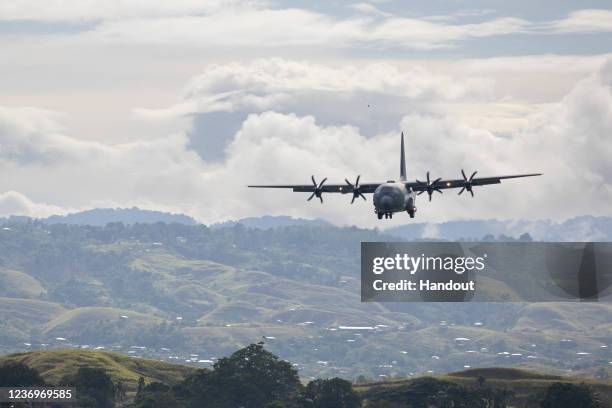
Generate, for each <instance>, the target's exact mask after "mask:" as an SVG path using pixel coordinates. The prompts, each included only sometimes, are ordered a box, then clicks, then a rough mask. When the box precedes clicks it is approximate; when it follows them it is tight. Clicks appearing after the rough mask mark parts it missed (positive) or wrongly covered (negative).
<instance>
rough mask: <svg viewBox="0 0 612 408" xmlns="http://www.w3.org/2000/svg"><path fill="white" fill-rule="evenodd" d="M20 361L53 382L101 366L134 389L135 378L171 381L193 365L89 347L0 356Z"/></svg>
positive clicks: (177, 378) (173, 381)
mask: <svg viewBox="0 0 612 408" xmlns="http://www.w3.org/2000/svg"><path fill="white" fill-rule="evenodd" d="M7 361H20V362H23V363H25V364H27V365H28V366H30V367H33V368H35V369H36V370H38V371H39V372H40V373H41V375H42V376H43V378H44V379H45V381H47V382H49V383H52V384H53V383H57V382H58V381H59V380H60V379H61V378H62V377H63V376H64V375H67V374H72V373H75V372H76V371H77V370H78V369H79V368H80V367H100V368H104V369H105V370H106V371H107V372H108V373H109V374H110V375H111V377H113V380H114V381H117V380H121V381H123V382H124V383H125V384H126V385H127V387H128V390H129V391H134V390H135V389H136V386H137V384H138V378H139V377H144V378H145V381H146V382H147V383H148V382H152V381H161V382H163V383H166V384H174V383H177V382H179V381H181V380H182V379H183V378H184V377H185V376H186V375H188V374H189V373H190V372H192V371H193V370H194V369H193V368H191V367H187V366H182V365H177V364H168V363H164V362H161V361H155V360H146V359H140V358H133V357H128V356H126V355H124V354H119V353H110V352H102V351H91V350H71V349H59V350H38V351H32V352H28V353H17V354H10V355H7V356H3V357H0V364H3V363H5V362H7Z"/></svg>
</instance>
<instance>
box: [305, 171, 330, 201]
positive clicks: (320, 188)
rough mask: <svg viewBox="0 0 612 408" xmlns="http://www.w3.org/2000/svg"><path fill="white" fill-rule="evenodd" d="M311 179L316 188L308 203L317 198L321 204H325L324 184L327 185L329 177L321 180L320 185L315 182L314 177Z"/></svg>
mask: <svg viewBox="0 0 612 408" xmlns="http://www.w3.org/2000/svg"><path fill="white" fill-rule="evenodd" d="M310 178H311V180H312V185H313V186H314V191H313V192H312V194H311V195H310V197H308V200H306V201H310V200H312V199H313V198H314V197H317V198H318V199H319V200H321V204H323V196H322V195H323V184H325V182H326V181H327V177H325V178H324V179H323V180H321V182H320V183H319V184H317V182H316V181H315V178H314V176H310Z"/></svg>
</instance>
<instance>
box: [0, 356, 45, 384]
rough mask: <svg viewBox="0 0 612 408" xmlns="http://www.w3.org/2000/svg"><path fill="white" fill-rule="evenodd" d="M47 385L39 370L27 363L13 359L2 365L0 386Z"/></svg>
mask: <svg viewBox="0 0 612 408" xmlns="http://www.w3.org/2000/svg"><path fill="white" fill-rule="evenodd" d="M37 385H45V381H44V380H43V379H42V377H41V376H40V374H39V373H38V371H36V370H35V369H33V368H30V367H28V366H27V365H26V364H25V363H22V362H16V361H11V362H8V363H5V364H2V365H1V366H0V387H31V386H37Z"/></svg>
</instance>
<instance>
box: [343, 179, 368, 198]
mask: <svg viewBox="0 0 612 408" xmlns="http://www.w3.org/2000/svg"><path fill="white" fill-rule="evenodd" d="M360 178H361V176H357V180H355V184H351V182H350V181H348V180H347V179H344V181H346V184H347V185H348V186H349V187H350V188H351V190H353V199H352V200H351V204H353V203H354V202H355V199H356V198H358V197H361V198H363V199H364V200H366V198H365V196H364V195H363V194H362V193H361V186H360V185H359V179H360Z"/></svg>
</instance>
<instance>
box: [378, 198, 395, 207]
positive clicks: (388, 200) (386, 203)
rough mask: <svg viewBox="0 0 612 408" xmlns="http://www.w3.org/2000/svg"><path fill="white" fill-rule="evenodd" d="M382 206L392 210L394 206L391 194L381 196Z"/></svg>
mask: <svg viewBox="0 0 612 408" xmlns="http://www.w3.org/2000/svg"><path fill="white" fill-rule="evenodd" d="M380 207H381V208H382V209H383V210H391V208H392V207H393V199H392V198H391V197H389V196H385V197H381V199H380Z"/></svg>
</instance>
